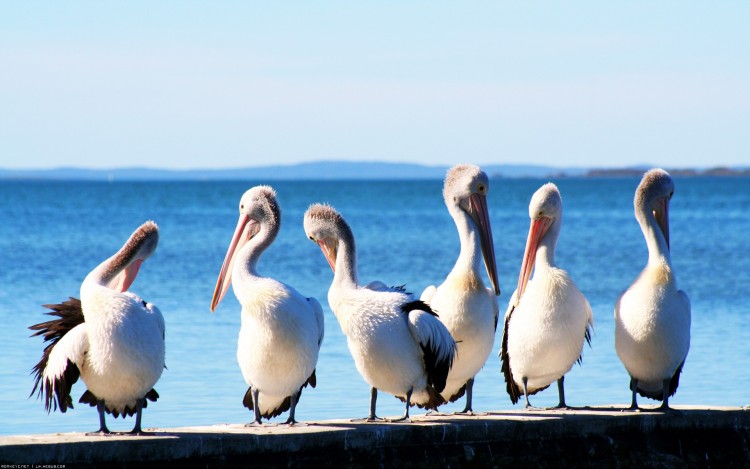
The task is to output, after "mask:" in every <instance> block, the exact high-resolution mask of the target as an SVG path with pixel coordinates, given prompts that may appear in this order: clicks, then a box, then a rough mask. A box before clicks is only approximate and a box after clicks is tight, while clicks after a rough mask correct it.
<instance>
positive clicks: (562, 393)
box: [553, 376, 568, 409]
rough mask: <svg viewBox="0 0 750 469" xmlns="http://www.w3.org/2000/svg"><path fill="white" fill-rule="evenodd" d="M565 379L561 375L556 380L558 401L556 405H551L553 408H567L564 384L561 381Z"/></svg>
mask: <svg viewBox="0 0 750 469" xmlns="http://www.w3.org/2000/svg"><path fill="white" fill-rule="evenodd" d="M564 381H565V376H561V377H560V379H558V380H557V393H558V394H559V395H560V403H559V404H557V407H553V408H554V409H568V405H567V404H565V385H564V384H563V382H564Z"/></svg>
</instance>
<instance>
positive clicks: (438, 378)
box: [401, 300, 456, 392]
mask: <svg viewBox="0 0 750 469" xmlns="http://www.w3.org/2000/svg"><path fill="white" fill-rule="evenodd" d="M401 309H402V311H403V312H404V313H406V314H407V315H408V317H409V328H410V330H411V333H412V335H413V336H414V338H415V339H416V340H417V341H418V342H419V345H420V347H421V348H422V352H423V353H424V364H425V369H426V371H427V383H428V384H430V385H431V386H433V387H434V388H435V389H436V390H437V391H438V392H442V391H443V389H445V381H446V379H447V378H448V371H449V370H450V368H451V365H453V358H454V357H455V355H456V342H455V341H454V340H453V337H451V335H450V332H448V329H446V328H445V326H444V325H443V323H442V322H440V320H439V319H438V317H437V314H435V312H434V311H432V309H431V308H430V307H429V305H427V304H426V303H424V302H423V301H421V300H417V301H411V302H409V303H406V304H404V305H403V306H402V307H401Z"/></svg>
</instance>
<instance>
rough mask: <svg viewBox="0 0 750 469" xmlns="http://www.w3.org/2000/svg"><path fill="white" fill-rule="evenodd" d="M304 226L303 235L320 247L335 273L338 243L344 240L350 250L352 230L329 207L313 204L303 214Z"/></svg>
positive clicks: (352, 241) (352, 238) (334, 210)
mask: <svg viewBox="0 0 750 469" xmlns="http://www.w3.org/2000/svg"><path fill="white" fill-rule="evenodd" d="M304 226H305V234H306V235H307V237H308V238H310V240H311V241H312V242H314V243H315V244H317V245H318V246H320V249H321V251H323V255H324V256H326V260H327V261H328V265H330V266H331V269H332V270H333V272H334V273H335V272H336V258H337V256H338V250H339V243H340V242H341V241H342V240H345V241H346V242H349V243H352V248H353V247H354V245H353V243H354V237H353V235H352V230H351V228H349V225H348V224H347V223H346V220H344V217H342V216H341V214H340V213H339V212H338V211H337V210H336V209H335V208H333V207H331V206H330V205H325V204H313V205H311V206H310V208H308V209H307V211H306V212H305V221H304Z"/></svg>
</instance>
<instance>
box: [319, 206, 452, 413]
mask: <svg viewBox="0 0 750 469" xmlns="http://www.w3.org/2000/svg"><path fill="white" fill-rule="evenodd" d="M304 226H305V233H306V234H307V237H308V238H310V239H311V240H312V241H313V242H315V243H316V244H318V246H320V249H321V250H322V251H323V254H324V255H325V257H326V260H327V261H328V263H329V265H330V266H331V269H333V272H334V275H333V282H332V283H331V288H330V289H329V290H328V303H329V304H330V306H331V309H332V310H333V313H334V314H335V315H336V319H338V322H339V325H340V326H341V330H342V331H343V332H344V335H346V339H347V344H348V345H349V351H350V352H351V354H352V356H353V357H354V363H355V365H356V366H357V370H358V371H359V373H360V374H361V375H362V377H363V378H364V380H365V381H366V382H367V383H368V384H369V385H370V386H371V393H370V414H369V415H368V417H367V420H368V421H374V420H377V416H376V414H375V405H376V401H377V395H378V390H382V391H385V392H388V393H391V394H393V395H395V396H396V397H398V398H399V399H401V400H403V401H404V402H406V410H405V412H404V415H403V417H401V418H400V419H397V420H399V421H402V420H408V419H409V407H410V406H412V405H415V404H416V405H418V406H419V407H424V408H427V409H435V408H437V406H438V405H440V404H442V403H443V402H444V399H443V398H442V397H441V395H440V392H441V391H442V390H443V389H444V388H445V382H446V378H447V376H448V370H449V369H450V366H451V363H452V362H453V359H454V356H455V351H456V343H455V342H454V340H453V338H452V337H451V335H450V333H449V332H448V330H447V329H446V328H445V326H444V325H443V324H442V323H441V322H440V321H439V320H438V318H437V315H436V314H435V313H434V312H433V311H432V309H430V307H429V306H428V305H427V304H425V303H424V302H422V301H419V300H414V298H413V297H412V296H411V295H409V294H407V293H404V292H403V289H401V288H388V287H387V286H386V284H384V283H383V282H371V283H370V284H368V285H369V286H367V287H365V286H360V285H359V283H358V281H357V260H356V248H355V245H354V235H353V234H352V231H351V229H350V228H349V225H348V224H347V223H346V220H344V218H343V217H342V216H341V214H339V212H337V211H336V210H335V209H334V208H333V207H330V206H327V205H322V204H314V205H312V206H311V207H310V208H309V209H308V210H307V212H306V213H305V221H304Z"/></svg>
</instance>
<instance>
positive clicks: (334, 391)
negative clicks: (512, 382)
mask: <svg viewBox="0 0 750 469" xmlns="http://www.w3.org/2000/svg"><path fill="white" fill-rule="evenodd" d="M542 182H544V181H539V180H494V181H493V182H492V187H491V192H490V200H489V204H490V211H491V218H492V224H493V227H492V228H493V233H494V236H495V249H496V254H497V262H498V273H499V276H500V283H501V288H502V290H503V292H502V295H501V297H500V299H499V301H500V305H501V306H500V309H501V312H504V311H505V307H506V305H507V301H508V298H509V295H510V293H512V291H513V289H514V288H515V283H516V281H517V278H518V269H519V268H520V263H521V256H522V253H523V248H524V244H525V241H526V230H527V229H528V225H529V221H528V211H527V206H528V202H529V199H530V197H531V194H532V193H533V192H534V191H535V190H536V189H537V188H538V187H539V186H540V185H541V183H542ZM637 183H638V181H637V180H633V179H621V180H617V179H616V180H573V179H565V180H560V181H558V186H559V187H560V190H561V192H562V195H563V201H564V224H563V229H562V233H561V237H560V241H559V244H558V251H557V262H558V264H559V265H560V266H561V267H563V268H565V269H567V270H568V271H569V272H570V273H571V275H572V276H573V278H574V279H575V281H576V282H577V284H578V286H579V288H580V289H581V290H582V291H583V293H584V294H585V295H586V296H587V297H588V299H589V301H590V303H591V306H592V308H593V310H594V317H595V322H596V325H595V334H594V337H593V340H592V346H591V348H586V349H585V350H584V360H583V365H582V366H575V367H574V368H573V370H572V371H571V372H570V373H569V374H568V375H567V378H566V381H565V383H566V397H567V400H568V403H569V404H571V405H603V404H615V403H627V402H629V399H630V394H629V391H628V376H627V374H626V372H625V370H624V368H623V367H622V365H621V364H620V362H619V360H618V359H617V355H616V354H615V351H614V322H613V313H612V310H613V304H614V301H615V299H616V297H617V295H618V294H619V293H620V292H621V291H622V290H623V289H624V288H625V287H627V286H628V285H629V284H630V282H631V281H632V280H633V279H634V278H635V276H636V275H637V274H638V272H639V271H640V269H641V268H642V267H643V264H644V262H645V260H646V247H645V243H644V241H643V238H642V235H641V233H640V230H639V228H638V225H637V224H636V222H635V220H634V218H633V208H632V199H633V191H634V189H635V187H636V185H637ZM254 184H255V182H188V183H185V182H175V183H151V182H149V183H112V184H107V183H80V182H75V183H73V182H8V181H0V285H2V287H1V288H0V317H2V319H3V327H2V329H0V339H1V340H0V343H2V349H0V351H1V353H0V422H2V424H0V434H28V433H36V432H59V431H88V430H93V429H95V428H96V427H97V417H96V411H95V410H94V409H93V408H90V407H88V406H86V407H84V406H83V405H79V404H76V408H75V409H73V410H72V411H68V413H67V414H60V413H59V412H57V413H52V414H50V415H48V414H47V413H46V412H45V411H44V408H43V405H42V403H41V401H38V400H37V399H35V398H31V399H29V398H28V395H29V392H30V391H31V387H32V379H31V376H30V375H29V372H30V370H31V368H32V366H33V365H34V364H35V363H36V362H37V360H38V359H39V356H40V353H41V350H42V340H41V339H39V338H33V339H31V338H29V331H28V330H27V327H28V326H29V325H31V324H34V323H37V322H40V321H42V320H44V318H45V316H43V314H42V313H43V312H44V311H45V310H44V309H43V308H42V307H41V306H40V305H41V304H44V303H56V302H59V301H61V300H63V299H65V298H67V297H68V296H69V295H74V296H78V291H79V288H80V284H81V281H82V280H83V278H84V277H85V276H86V274H88V272H89V271H90V270H91V269H92V268H93V267H95V266H96V265H97V264H98V263H99V262H101V261H102V260H104V259H105V258H107V257H108V256H110V255H111V254H112V253H113V252H114V251H115V250H116V249H118V248H119V247H120V246H121V245H122V243H123V242H124V241H125V239H127V237H128V236H129V235H130V233H131V232H132V231H133V230H134V229H135V228H136V227H137V226H138V225H140V224H141V223H142V222H143V221H145V220H147V219H153V220H155V221H157V222H158V223H159V226H160V228H161V238H160V244H159V247H158V249H157V251H156V253H155V254H154V256H153V257H152V258H151V259H149V260H148V261H147V262H146V263H145V264H144V266H143V268H142V269H141V273H140V275H139V277H138V279H137V280H136V282H135V283H134V284H133V286H132V288H131V289H132V291H134V292H136V293H138V294H139V295H140V296H142V297H143V298H145V299H147V300H149V301H151V302H153V303H154V304H156V305H158V306H159V308H160V309H161V311H162V313H163V314H164V316H165V319H166V324H167V338H166V340H167V366H168V369H167V370H165V371H164V374H163V375H162V377H161V380H160V381H159V382H158V383H157V385H156V386H155V387H156V389H157V390H158V391H159V393H160V395H161V398H160V399H159V401H158V402H156V403H152V404H151V405H150V406H149V407H148V409H147V410H146V411H145V412H144V427H154V426H158V427H174V426H187V425H207V424H216V423H239V422H246V421H249V420H250V418H251V415H250V412H249V411H247V409H245V408H244V407H242V404H241V401H242V397H243V395H244V393H245V390H246V384H245V382H244V381H243V379H242V376H241V374H240V370H239V367H238V365H237V362H236V358H235V351H236V344H237V333H238V331H239V323H240V313H239V311H240V307H239V304H238V303H237V301H236V299H235V298H234V295H233V294H232V293H231V292H230V293H228V294H227V297H226V299H225V300H224V301H223V302H222V304H221V305H220V306H219V308H218V309H217V311H216V313H214V314H211V313H210V312H209V303H210V301H211V294H212V292H213V287H214V285H215V282H216V278H217V275H218V273H219V268H220V267H221V262H222V260H223V256H224V254H225V252H226V248H227V245H228V243H229V240H230V238H231V235H232V231H233V229H234V227H235V224H236V221H237V208H236V207H237V203H238V201H239V197H240V196H241V195H242V193H243V192H244V191H245V190H246V189H248V188H249V187H251V186H253V185H254ZM676 184H677V190H676V194H675V197H674V199H673V201H672V204H671V207H670V215H671V217H672V218H671V220H670V223H671V225H670V226H671V229H672V236H671V243H672V257H673V262H674V265H675V271H676V274H677V276H678V282H679V285H680V286H681V288H682V289H684V290H686V291H687V293H688V295H689V296H690V299H691V301H692V305H693V325H692V344H691V349H690V354H689V355H688V359H687V363H686V365H685V368H684V373H683V375H682V379H681V382H680V388H679V390H678V392H677V395H676V396H675V397H674V398H673V399H672V400H671V401H670V402H672V403H674V404H706V405H746V404H748V403H750V369H749V368H748V367H747V366H746V363H747V360H748V358H749V357H750V326H749V325H748V318H749V317H750V300H749V298H750V264H749V261H748V257H747V255H746V252H747V250H746V244H747V240H748V233H750V181H748V180H747V179H678V180H677V181H676ZM273 185H274V187H275V188H276V189H277V191H278V194H279V201H280V203H281V207H282V220H283V223H282V229H281V233H280V235H279V237H278V238H277V240H276V242H275V243H274V244H273V245H272V246H271V248H270V250H269V251H267V252H266V253H265V254H264V257H263V258H262V259H261V262H260V266H259V270H260V271H261V272H262V273H264V274H266V275H269V276H273V277H276V278H278V279H280V280H282V281H284V282H286V283H289V284H291V285H293V286H294V287H296V288H297V289H298V290H299V291H301V292H302V293H304V294H306V295H308V296H315V297H316V298H318V299H319V300H320V302H321V304H323V308H324V311H325V315H326V338H325V340H324V342H323V347H322V351H321V356H320V360H319V362H318V368H317V376H318V387H317V389H313V390H310V389H307V390H305V392H304V393H303V397H302V399H301V402H300V405H299V407H298V409H297V412H298V413H297V418H298V419H300V420H313V419H327V418H352V417H363V416H365V415H366V413H367V411H368V403H369V391H368V387H367V385H366V384H365V383H364V381H363V380H362V379H361V378H360V376H359V374H358V373H357V371H356V369H355V368H354V363H353V360H352V359H351V357H350V355H349V352H348V350H347V347H346V341H345V338H344V337H343V335H342V334H341V331H340V328H339V326H338V323H337V322H336V319H335V317H334V316H333V314H332V313H331V311H330V309H329V308H328V304H327V300H326V294H327V291H328V287H329V284H330V281H331V278H332V273H331V270H330V268H329V267H328V264H327V263H326V261H325V259H324V258H323V255H322V253H321V252H320V250H319V249H318V247H317V246H316V245H315V244H313V243H312V242H310V241H308V240H307V239H306V238H305V234H304V231H303V229H302V215H303V213H304V211H305V209H306V208H307V207H308V205H309V204H310V203H312V202H319V201H320V202H329V203H331V204H332V205H334V206H335V207H337V208H338V209H339V210H340V211H341V212H342V213H343V214H344V216H345V217H346V218H347V220H348V221H349V224H350V225H351V226H352V229H353V230H354V234H355V236H356V238H357V245H358V248H359V253H358V254H359V256H358V257H359V272H360V279H362V280H363V281H365V282H367V281H370V280H374V279H380V280H383V281H385V282H386V283H389V284H402V283H406V285H407V287H408V288H409V290H410V291H412V292H415V293H416V294H417V295H418V294H419V293H421V291H422V290H423V289H424V288H425V287H426V286H428V285H431V284H437V283H439V282H441V281H442V279H443V278H444V277H445V275H446V274H447V273H448V272H449V270H450V269H451V267H452V266H453V263H454V261H455V258H456V256H457V253H458V236H457V234H456V229H455V226H454V224H453V221H452V219H451V218H450V217H449V215H448V213H447V211H446V209H445V206H444V205H443V202H442V196H441V188H442V183H441V182H440V181H428V182H424V181H420V182H409V181H399V182H325V183H318V182H278V183H274V184H273ZM500 333H501V332H500V331H498V335H497V338H496V341H495V353H493V355H491V356H490V358H489V361H488V363H487V365H486V366H485V368H484V369H483V370H482V372H481V373H480V374H479V375H478V377H477V380H476V384H475V388H474V389H475V402H474V408H475V409H476V410H479V411H481V410H499V409H511V408H513V406H512V405H511V404H510V401H509V399H508V396H507V394H506V393H505V384H504V382H503V379H502V376H501V373H500V362H499V359H498V357H497V350H498V348H499V343H500ZM83 391H84V385H83V382H82V381H79V382H78V383H77V384H76V385H75V386H74V388H73V398H74V401H75V402H77V400H78V398H79V397H80V395H81V394H82V393H83ZM532 402H533V403H534V404H535V405H554V404H556V403H557V391H556V389H554V386H553V389H550V390H548V391H545V392H543V393H541V394H538V395H536V396H534V398H533V399H532ZM642 402H644V403H653V402H654V401H646V400H642ZM462 406H463V401H461V402H459V403H457V404H452V405H450V406H447V407H445V408H444V409H445V410H448V411H453V410H460V409H461V408H462ZM518 408H520V405H519V406H518ZM402 411H403V408H402V404H401V403H400V402H399V401H397V400H396V399H395V398H393V397H392V396H390V395H386V394H384V393H381V396H380V399H379V400H378V413H379V414H380V415H383V416H388V415H400V414H401V413H402ZM418 413H420V412H419V411H418V410H415V414H418ZM281 418H282V419H286V415H283V416H282V417H281ZM132 425H133V420H132V419H128V420H126V421H124V422H123V420H121V419H118V420H117V421H114V420H113V419H110V428H113V429H127V430H129V429H130V428H131V427H132Z"/></svg>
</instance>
